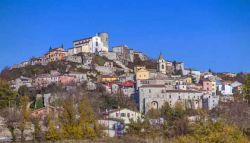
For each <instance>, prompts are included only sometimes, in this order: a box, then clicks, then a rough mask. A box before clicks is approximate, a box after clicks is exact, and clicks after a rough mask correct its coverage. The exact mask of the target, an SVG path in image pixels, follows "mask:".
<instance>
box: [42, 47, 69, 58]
mask: <svg viewBox="0 0 250 143" xmlns="http://www.w3.org/2000/svg"><path fill="white" fill-rule="evenodd" d="M65 56H66V51H65V50H64V48H63V47H59V48H54V49H50V50H49V52H48V53H47V54H46V55H45V57H46V59H47V61H49V62H54V61H58V60H62V59H64V58H65Z"/></svg>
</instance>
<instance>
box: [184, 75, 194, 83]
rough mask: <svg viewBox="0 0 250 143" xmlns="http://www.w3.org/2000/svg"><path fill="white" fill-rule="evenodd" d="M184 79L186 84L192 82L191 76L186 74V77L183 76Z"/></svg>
mask: <svg viewBox="0 0 250 143" xmlns="http://www.w3.org/2000/svg"><path fill="white" fill-rule="evenodd" d="M184 81H185V82H186V83H187V84H192V77H190V76H187V77H185V78H184Z"/></svg>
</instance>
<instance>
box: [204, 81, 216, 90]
mask: <svg viewBox="0 0 250 143" xmlns="http://www.w3.org/2000/svg"><path fill="white" fill-rule="evenodd" d="M202 89H203V90H205V91H211V92H214V93H216V82H215V81H211V80H209V79H203V80H202Z"/></svg>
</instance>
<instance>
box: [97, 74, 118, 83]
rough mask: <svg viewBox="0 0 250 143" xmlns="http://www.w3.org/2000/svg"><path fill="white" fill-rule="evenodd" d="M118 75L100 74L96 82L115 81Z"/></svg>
mask: <svg viewBox="0 0 250 143" xmlns="http://www.w3.org/2000/svg"><path fill="white" fill-rule="evenodd" d="M117 80H118V77H117V76H112V75H100V76H98V78H97V81H98V82H112V81H117Z"/></svg>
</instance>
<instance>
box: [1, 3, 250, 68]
mask: <svg viewBox="0 0 250 143" xmlns="http://www.w3.org/2000/svg"><path fill="white" fill-rule="evenodd" d="M102 31H106V32H109V37H110V39H109V40H110V46H115V45H121V44H126V45H128V46H129V47H131V48H134V49H136V50H138V51H142V52H144V53H146V54H147V55H149V56H150V57H152V58H157V57H158V55H159V53H160V52H162V53H163V54H164V56H165V58H166V59H168V60H176V61H183V62H185V64H186V66H187V67H191V68H194V69H199V70H202V71H205V70H208V69H209V68H211V69H212V70H214V71H219V72H222V71H227V72H241V71H243V72H250V1H249V0H151V1H149V0H148V1H146V0H126V1H125V0H1V1H0V49H1V55H0V69H2V68H3V67H5V66H11V65H12V64H15V63H20V62H21V61H23V60H27V59H29V58H31V57H32V56H40V55H42V54H44V53H45V52H47V51H48V49H49V47H50V46H52V47H56V46H59V45H61V44H63V45H64V47H67V48H70V47H72V41H73V40H76V39H79V38H84V37H88V36H92V35H95V34H96V33H98V32H102Z"/></svg>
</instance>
